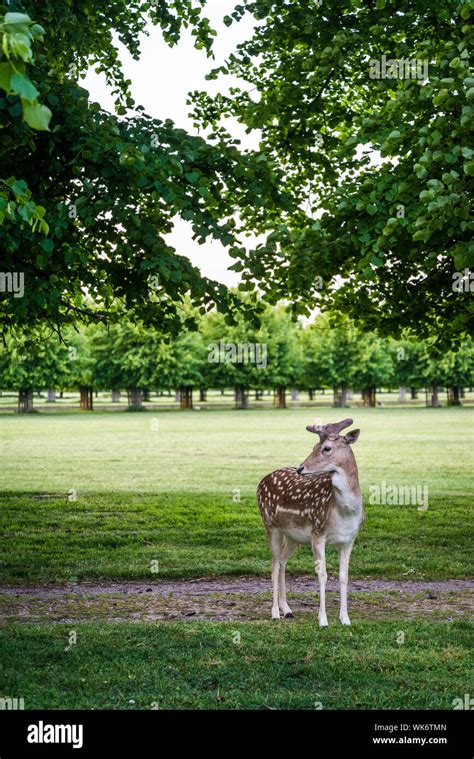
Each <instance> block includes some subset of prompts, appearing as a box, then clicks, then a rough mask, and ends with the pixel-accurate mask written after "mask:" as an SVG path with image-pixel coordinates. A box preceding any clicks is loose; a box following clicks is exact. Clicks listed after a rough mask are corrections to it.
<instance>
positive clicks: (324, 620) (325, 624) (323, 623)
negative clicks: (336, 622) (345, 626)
mask: <svg viewBox="0 0 474 759" xmlns="http://www.w3.org/2000/svg"><path fill="white" fill-rule="evenodd" d="M319 626H320V627H328V620H327V617H321V618H320V620H319Z"/></svg>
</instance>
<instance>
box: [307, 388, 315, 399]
mask: <svg viewBox="0 0 474 759" xmlns="http://www.w3.org/2000/svg"><path fill="white" fill-rule="evenodd" d="M308 398H309V400H310V401H314V390H313V388H312V387H311V388H310V389H309V390H308Z"/></svg>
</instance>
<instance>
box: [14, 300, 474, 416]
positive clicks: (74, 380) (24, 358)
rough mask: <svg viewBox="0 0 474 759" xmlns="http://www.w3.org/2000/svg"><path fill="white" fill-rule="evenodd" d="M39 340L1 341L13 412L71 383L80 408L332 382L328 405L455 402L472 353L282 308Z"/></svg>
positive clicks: (239, 400)
mask: <svg viewBox="0 0 474 759" xmlns="http://www.w3.org/2000/svg"><path fill="white" fill-rule="evenodd" d="M44 338H45V339H44V340H43V341H40V342H38V341H34V342H33V341H31V340H29V339H28V338H27V337H24V338H20V339H18V338H16V339H13V338H7V339H6V342H5V343H4V345H3V346H2V347H1V348H0V388H2V389H3V390H7V389H10V390H15V391H18V409H19V411H20V412H26V411H31V409H32V407H33V392H34V391H35V390H36V391H37V390H44V389H47V390H48V393H49V400H54V399H55V394H56V392H60V391H65V390H72V389H76V390H79V392H80V405H81V408H82V409H84V410H90V409H92V407H93V391H94V390H95V391H98V390H101V391H105V390H107V391H110V392H111V393H112V400H113V401H117V400H118V399H119V398H120V394H121V393H123V392H126V393H127V399H128V407H129V408H130V409H140V408H141V407H142V404H143V401H146V400H148V398H149V394H150V392H152V391H163V392H171V391H173V392H176V396H177V398H178V399H179V401H180V404H181V407H182V408H190V407H192V404H193V391H198V392H199V397H200V400H201V401H202V400H205V398H206V392H207V390H208V389H221V390H224V389H228V388H233V389H234V393H235V405H236V407H238V408H246V407H247V406H248V403H249V392H250V390H252V391H255V394H256V395H255V397H256V398H257V399H258V398H259V397H261V394H262V392H263V391H264V390H268V389H273V391H274V403H275V405H276V406H278V407H285V405H286V398H287V391H288V390H289V389H290V388H291V389H293V391H294V392H295V391H296V389H298V390H304V391H307V392H308V393H309V397H310V399H312V397H313V395H314V392H315V391H316V390H321V389H324V390H326V389H329V390H331V391H332V393H333V404H334V405H335V406H341V407H343V406H345V405H346V404H347V402H348V400H349V397H350V393H351V392H353V391H357V392H360V393H361V394H362V400H363V403H364V405H365V406H375V405H376V403H377V399H376V393H377V390H378V389H380V388H382V387H384V388H394V387H397V388H399V393H400V400H401V401H403V400H405V398H406V397H407V395H408V394H410V396H411V397H412V398H416V397H417V393H418V392H419V391H420V390H421V389H424V390H425V391H426V397H427V403H428V405H431V406H438V405H439V392H440V389H441V388H445V389H446V390H447V393H448V403H449V404H450V405H459V404H460V403H461V398H462V396H463V393H464V388H466V387H471V386H472V385H473V384H474V351H473V345H472V340H471V339H468V340H466V341H465V342H464V343H462V345H461V346H460V349H459V350H457V351H456V352H454V351H453V352H446V353H443V354H441V355H438V356H437V357H436V356H435V355H433V352H432V350H431V346H430V345H429V344H428V343H426V342H423V341H420V340H417V341H416V342H413V341H410V340H408V339H401V340H394V339H383V338H381V337H378V336H376V335H375V334H371V333H361V332H360V331H358V330H357V328H356V326H355V325H354V324H353V323H352V322H351V321H349V320H347V321H346V322H340V321H339V322H338V323H332V322H331V318H330V317H327V316H324V317H323V316H318V317H317V318H316V319H315V320H314V321H313V322H312V323H310V324H307V325H304V324H302V323H299V322H293V321H292V320H291V318H290V316H289V315H288V313H287V312H286V311H285V310H284V309H283V308H281V307H268V308H267V309H266V310H265V312H264V314H263V317H262V319H261V322H260V325H259V326H258V327H254V326H252V325H251V324H250V323H248V322H245V321H244V320H242V321H241V322H239V323H237V324H236V325H234V326H229V325H228V324H227V323H226V319H225V316H224V315H223V314H220V313H217V312H215V311H213V312H210V313H207V314H204V315H201V316H200V318H199V329H198V330H197V331H194V330H191V329H188V328H185V327H183V329H182V330H181V332H180V333H179V335H178V336H177V337H170V336H169V335H166V334H164V333H162V332H160V331H158V330H156V329H152V328H145V327H144V326H140V325H138V324H132V323H131V322H120V323H118V324H112V325H109V326H104V325H92V326H89V327H84V328H81V329H79V330H78V329H77V328H74V329H73V328H69V329H67V330H65V331H64V332H63V334H62V339H61V340H58V339H57V337H56V336H53V337H51V336H48V335H46V334H45V335H44Z"/></svg>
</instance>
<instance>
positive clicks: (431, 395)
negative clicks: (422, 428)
mask: <svg viewBox="0 0 474 759" xmlns="http://www.w3.org/2000/svg"><path fill="white" fill-rule="evenodd" d="M426 405H427V406H430V407H433V408H438V406H439V396H438V385H430V387H429V388H428V390H427V396H426Z"/></svg>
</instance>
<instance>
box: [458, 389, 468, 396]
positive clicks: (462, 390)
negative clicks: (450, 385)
mask: <svg viewBox="0 0 474 759" xmlns="http://www.w3.org/2000/svg"><path fill="white" fill-rule="evenodd" d="M459 397H460V398H465V397H466V391H465V389H464V388H463V387H460V388H459Z"/></svg>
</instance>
